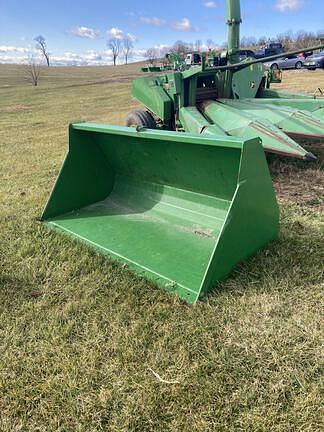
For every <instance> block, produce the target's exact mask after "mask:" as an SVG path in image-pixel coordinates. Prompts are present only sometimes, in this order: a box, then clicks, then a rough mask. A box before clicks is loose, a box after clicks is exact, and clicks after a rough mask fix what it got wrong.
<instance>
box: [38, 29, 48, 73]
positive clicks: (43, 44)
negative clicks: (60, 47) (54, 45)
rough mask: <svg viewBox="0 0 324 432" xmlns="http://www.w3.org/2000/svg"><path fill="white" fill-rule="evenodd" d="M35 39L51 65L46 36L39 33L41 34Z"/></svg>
mask: <svg viewBox="0 0 324 432" xmlns="http://www.w3.org/2000/svg"><path fill="white" fill-rule="evenodd" d="M34 40H35V41H36V42H37V44H36V48H37V49H38V50H39V51H40V52H41V53H42V55H43V56H44V58H45V60H46V64H47V66H48V67H49V66H50V59H49V52H48V49H47V45H46V40H45V38H44V36H42V35H39V36H37V37H35V39H34Z"/></svg>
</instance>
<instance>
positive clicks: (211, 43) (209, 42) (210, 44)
mask: <svg viewBox="0 0 324 432" xmlns="http://www.w3.org/2000/svg"><path fill="white" fill-rule="evenodd" d="M206 45H207V49H208V51H211V50H212V49H213V48H214V47H215V42H214V41H213V39H207V40H206Z"/></svg>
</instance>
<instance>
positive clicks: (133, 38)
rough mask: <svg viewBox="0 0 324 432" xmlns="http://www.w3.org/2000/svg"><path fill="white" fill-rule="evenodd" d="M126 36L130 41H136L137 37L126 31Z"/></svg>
mask: <svg viewBox="0 0 324 432" xmlns="http://www.w3.org/2000/svg"><path fill="white" fill-rule="evenodd" d="M126 37H127V39H129V40H130V41H132V42H136V41H137V37H136V36H135V35H133V34H131V33H126Z"/></svg>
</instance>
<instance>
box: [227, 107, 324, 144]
mask: <svg viewBox="0 0 324 432" xmlns="http://www.w3.org/2000/svg"><path fill="white" fill-rule="evenodd" d="M252 100H253V101H255V102H253V103H250V100H247V99H245V100H228V99H223V100H221V101H220V102H222V103H224V104H226V105H229V106H231V107H234V108H236V109H238V110H240V112H244V113H246V114H248V115H249V116H251V118H262V119H264V120H266V121H270V122H271V123H272V124H273V125H275V126H277V127H278V128H279V129H281V130H283V131H284V132H285V133H287V134H288V135H289V136H294V135H296V136H304V137H306V138H315V137H316V138H319V139H322V138H324V122H321V121H320V119H318V118H317V117H315V116H313V115H312V114H311V113H309V112H305V111H300V110H298V109H293V108H291V107H289V106H288V105H286V106H281V107H279V106H277V105H271V104H262V103H260V104H258V103H257V100H258V99H256V100H255V99H252ZM302 150H303V149H302Z"/></svg>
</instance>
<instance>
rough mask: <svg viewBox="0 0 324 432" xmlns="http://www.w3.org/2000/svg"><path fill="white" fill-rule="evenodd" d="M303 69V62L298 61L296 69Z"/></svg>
mask: <svg viewBox="0 0 324 432" xmlns="http://www.w3.org/2000/svg"><path fill="white" fill-rule="evenodd" d="M302 67H303V63H302V62H301V61H298V62H297V63H296V64H295V69H301V68H302Z"/></svg>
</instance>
